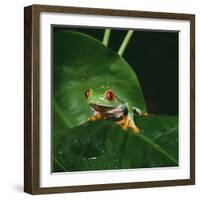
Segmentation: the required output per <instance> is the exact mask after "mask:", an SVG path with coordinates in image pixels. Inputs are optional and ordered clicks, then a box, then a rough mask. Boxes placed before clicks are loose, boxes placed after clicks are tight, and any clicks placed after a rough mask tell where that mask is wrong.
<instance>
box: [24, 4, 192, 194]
mask: <svg viewBox="0 0 200 200" xmlns="http://www.w3.org/2000/svg"><path fill="white" fill-rule="evenodd" d="M24 11H25V12H24V13H25V14H24V17H25V18H24V20H25V21H24V22H25V23H24V24H25V27H24V28H25V29H24V30H25V33H24V36H25V41H24V61H25V66H24V70H25V72H24V75H25V84H24V91H25V107H24V109H25V118H24V120H25V123H24V124H25V127H24V145H25V148H24V149H25V150H24V191H25V192H28V193H31V194H42V193H59V192H79V191H92V190H110V189H125V188H141V187H160V186H175V185H190V184H194V183H195V130H194V127H195V16H194V15H192V14H177V13H159V12H143V11H130V10H129V11H128V10H108V9H94V8H78V7H62V6H48V5H32V6H29V7H26V8H25V10H24Z"/></svg>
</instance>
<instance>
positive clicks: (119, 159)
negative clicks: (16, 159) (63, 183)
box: [53, 116, 178, 172]
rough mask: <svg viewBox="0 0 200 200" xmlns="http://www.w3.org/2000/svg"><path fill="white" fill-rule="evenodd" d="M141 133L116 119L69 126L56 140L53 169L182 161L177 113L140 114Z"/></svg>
mask: <svg viewBox="0 0 200 200" xmlns="http://www.w3.org/2000/svg"><path fill="white" fill-rule="evenodd" d="M136 120H137V123H138V125H139V127H140V128H141V133H140V134H132V133H131V132H130V131H124V130H122V129H121V127H119V126H118V125H116V124H115V123H114V122H112V121H105V120H104V121H96V122H89V123H86V124H84V125H82V126H80V127H75V128H71V129H66V131H65V132H63V133H62V135H61V136H60V137H59V138H57V139H56V140H54V150H53V160H54V162H53V163H54V165H53V171H54V172H61V171H79V170H88V171H90V170H108V169H125V168H129V169H133V168H147V167H148V168H149V167H167V166H177V165H178V127H177V124H178V122H177V117H171V116H150V117H140V118H137V119H136Z"/></svg>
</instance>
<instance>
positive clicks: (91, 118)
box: [88, 113, 101, 121]
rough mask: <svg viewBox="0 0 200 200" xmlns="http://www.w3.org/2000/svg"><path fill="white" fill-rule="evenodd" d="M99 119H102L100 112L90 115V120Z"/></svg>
mask: <svg viewBox="0 0 200 200" xmlns="http://www.w3.org/2000/svg"><path fill="white" fill-rule="evenodd" d="M98 119H101V115H100V114H99V113H97V114H95V115H92V116H90V117H89V119H88V120H89V121H96V120H98Z"/></svg>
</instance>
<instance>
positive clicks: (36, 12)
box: [24, 5, 195, 194]
mask: <svg viewBox="0 0 200 200" xmlns="http://www.w3.org/2000/svg"><path fill="white" fill-rule="evenodd" d="M41 13H57V14H60V15H62V14H78V15H80V16H84V15H90V16H91V17H92V16H104V17H106V16H110V17H111V16H112V17H119V16H120V17H126V18H141V19H165V20H177V21H186V22H189V25H190V31H189V35H190V40H189V41H190V46H189V54H190V64H189V65H190V122H188V123H189V124H190V133H188V134H189V138H190V145H189V177H188V178H184V179H182V178H180V179H174V180H156V181H154V180H152V181H141V182H124V183H121V182H119V183H116V182H115V183H109V184H107V183H105V184H103V183H102V184H90V185H67V186H59V185H58V186H54V187H41V185H40V178H41V170H40V167H41V166H40V164H41V163H40V148H41V141H40V126H41V121H40V117H41V104H40V95H41V90H40V84H41V80H40V64H41V62H40V60H41V54H40V42H41V38H40V29H41V23H40V22H41V21H40V14H41ZM24 95H25V96H24V191H25V192H27V193H30V194H47V193H62V192H82V191H97V190H112V189H127V188H145V187H161V186H176V185H191V184H195V16H194V15H192V14H178V13H161V12H147V11H130V10H129V11H127V10H114V9H113V10H111V9H98V8H79V7H63V6H49V5H32V6H28V7H25V9H24Z"/></svg>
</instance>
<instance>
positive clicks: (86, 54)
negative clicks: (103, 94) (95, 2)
mask: <svg viewBox="0 0 200 200" xmlns="http://www.w3.org/2000/svg"><path fill="white" fill-rule="evenodd" d="M102 85H107V86H109V87H110V88H111V89H113V90H114V91H115V93H116V94H117V96H118V97H121V99H123V100H124V101H125V102H127V103H130V104H131V105H134V106H135V107H138V108H140V109H141V110H143V111H146V104H145V101H144V97H143V94H142V90H141V88H140V85H139V82H138V79H137V77H136V74H135V72H134V71H133V70H132V68H131V67H130V66H129V64H128V63H127V62H126V61H125V60H124V59H123V58H122V57H121V56H119V55H118V54H117V53H116V52H114V51H112V50H111V49H109V48H107V47H105V46H104V45H103V44H102V43H101V42H100V41H98V40H96V39H94V38H92V37H90V36H88V35H86V34H82V33H78V32H71V31H54V33H53V100H52V102H53V111H54V112H53V133H54V135H55V137H57V135H59V133H60V132H62V131H64V130H65V128H66V126H67V127H70V128H71V127H75V126H78V125H80V124H83V123H85V122H86V121H87V119H88V117H89V116H90V115H91V110H90V108H89V106H88V105H87V103H86V100H85V96H84V94H85V91H86V89H88V88H94V87H100V86H102Z"/></svg>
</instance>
